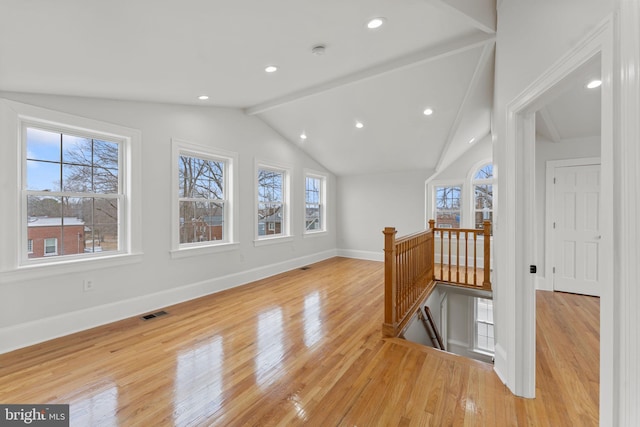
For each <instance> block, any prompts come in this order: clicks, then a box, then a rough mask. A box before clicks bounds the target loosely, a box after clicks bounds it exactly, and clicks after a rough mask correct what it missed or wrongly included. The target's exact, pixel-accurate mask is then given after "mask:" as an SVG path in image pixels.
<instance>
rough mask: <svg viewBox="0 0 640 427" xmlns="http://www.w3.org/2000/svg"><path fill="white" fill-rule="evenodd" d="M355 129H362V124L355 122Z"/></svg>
mask: <svg viewBox="0 0 640 427" xmlns="http://www.w3.org/2000/svg"><path fill="white" fill-rule="evenodd" d="M356 127H357V128H358V129H362V128H363V127H364V124H363V123H362V122H356Z"/></svg>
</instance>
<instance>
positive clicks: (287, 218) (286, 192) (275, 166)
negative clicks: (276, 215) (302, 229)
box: [253, 160, 294, 246]
mask: <svg viewBox="0 0 640 427" xmlns="http://www.w3.org/2000/svg"><path fill="white" fill-rule="evenodd" d="M260 170H268V171H272V172H277V173H282V175H283V179H282V181H283V182H282V186H283V190H282V202H281V203H282V225H281V226H280V234H277V235H264V236H260V235H259V221H258V208H259V203H258V200H259V182H258V174H259V171H260ZM291 175H292V168H291V167H290V166H287V165H283V164H279V163H276V162H269V161H261V160H256V162H255V167H254V174H253V176H254V192H255V193H254V204H255V206H254V216H253V221H254V228H255V233H254V241H253V243H254V246H262V245H269V244H276V243H285V242H291V241H293V237H294V236H293V234H291V230H292V228H291V227H292V224H291V203H292V201H291Z"/></svg>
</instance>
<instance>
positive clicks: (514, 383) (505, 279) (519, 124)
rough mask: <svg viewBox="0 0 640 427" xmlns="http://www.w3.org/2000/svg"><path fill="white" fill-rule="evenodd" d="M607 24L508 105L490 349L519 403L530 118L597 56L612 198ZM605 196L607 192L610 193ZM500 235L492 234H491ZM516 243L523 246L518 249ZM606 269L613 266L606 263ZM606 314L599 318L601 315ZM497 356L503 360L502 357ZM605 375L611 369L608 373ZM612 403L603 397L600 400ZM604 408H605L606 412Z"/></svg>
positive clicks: (523, 381) (528, 334)
mask: <svg viewBox="0 0 640 427" xmlns="http://www.w3.org/2000/svg"><path fill="white" fill-rule="evenodd" d="M612 30H613V28H612V19H611V18H608V19H606V20H604V21H603V22H602V23H600V25H598V26H597V28H595V29H594V30H593V31H592V32H591V33H589V34H588V35H587V36H586V37H584V38H583V39H582V41H581V42H579V43H577V44H576V46H575V48H573V49H572V50H571V51H569V52H568V53H567V54H566V55H564V56H563V57H562V58H560V60H558V61H557V62H556V63H555V64H554V65H553V66H552V67H550V68H549V69H548V70H547V71H546V72H544V73H543V74H542V75H541V76H540V77H539V78H538V79H536V80H535V81H534V82H533V83H532V84H531V85H530V86H529V87H527V88H526V89H524V91H523V92H522V93H521V94H520V95H519V96H517V97H516V98H515V99H514V100H513V101H512V102H510V103H509V104H508V105H507V109H506V124H507V131H506V135H505V139H506V141H509V142H510V143H509V144H506V145H505V150H506V151H505V157H504V158H505V160H506V161H505V163H504V164H500V165H499V166H500V168H501V170H500V173H501V176H500V178H501V179H500V183H501V184H504V186H501V187H500V189H501V191H502V192H503V193H504V199H503V200H506V202H505V203H504V208H505V210H504V211H503V212H502V213H501V218H502V219H503V221H502V222H501V224H502V226H501V227H504V228H503V229H502V230H501V231H502V232H500V233H499V234H500V238H499V239H498V240H497V241H496V245H501V249H500V251H501V254H502V255H503V258H501V259H500V263H499V265H498V271H497V277H498V279H499V280H498V281H497V282H496V291H497V293H499V299H498V302H499V305H498V306H497V308H496V310H503V314H502V315H500V318H499V319H500V321H501V322H504V325H505V326H502V325H503V324H500V325H498V326H500V330H499V333H498V336H497V338H498V342H497V343H496V365H495V370H496V372H498V375H499V376H500V377H501V378H503V379H504V380H505V381H506V384H507V386H508V387H509V388H510V389H511V390H512V391H513V392H514V393H515V394H517V395H519V396H524V397H535V351H536V344H535V316H536V310H535V301H536V299H535V280H534V277H533V275H531V274H530V273H529V268H528V266H529V265H530V264H536V260H535V256H536V245H537V244H538V242H537V241H536V240H537V239H536V238H535V233H534V231H535V230H534V228H533V224H534V221H533V219H534V218H533V216H534V207H535V191H534V190H535V188H534V183H535V180H534V178H535V112H536V111H537V110H539V109H540V108H542V107H543V106H544V105H545V104H546V103H548V102H549V100H550V99H552V98H553V97H554V95H555V94H557V93H558V91H560V90H561V89H562V85H561V84H560V83H561V82H562V81H563V80H564V79H565V78H566V77H568V76H571V75H573V74H574V73H575V72H577V71H578V70H579V69H580V67H581V66H582V65H583V64H585V63H586V62H588V61H589V60H591V59H592V58H594V57H596V56H597V55H600V56H601V64H602V80H603V85H602V87H601V93H602V109H601V110H602V144H601V151H602V155H601V158H602V181H601V186H602V188H603V191H602V193H603V195H604V197H605V198H607V197H611V196H610V194H612V193H613V191H612V190H613V188H614V187H613V171H614V165H613V162H612V157H611V156H610V155H609V153H610V152H612V149H613V136H612V133H611V129H612V126H611V111H612V110H613V105H612V103H611V102H610V100H611V93H612V90H613V87H612V82H611V69H612V64H613V62H612V57H611V52H612V43H611V35H612ZM610 190H611V191H610ZM602 205H603V206H604V207H603V209H604V210H603V212H602V215H601V218H602V228H601V231H602V236H603V237H602V245H604V247H603V252H604V253H607V254H609V255H608V256H612V255H611V254H612V251H611V250H608V249H612V244H613V233H612V228H613V203H612V200H602ZM496 231H498V230H496ZM522 242H528V243H527V244H525V245H523V244H522ZM604 264H607V265H611V263H609V262H606V261H605V262H604ZM602 274H603V276H602V277H603V280H604V281H605V282H609V283H613V280H612V276H611V274H612V272H611V271H604V272H602ZM612 297H613V294H612V289H608V290H603V294H602V297H601V301H603V302H604V303H605V306H606V304H608V303H609V302H610V300H611V299H612ZM602 314H604V315H602ZM610 314H611V313H608V312H607V310H604V312H603V313H602V312H601V334H602V336H603V337H604V336H606V335H610V334H613V330H612V328H613V324H612V318H611V317H607V316H609V315H610ZM606 342H607V341H606V340H605V341H601V375H600V379H601V387H603V386H604V387H605V388H606V387H608V385H607V382H608V381H610V378H611V376H607V375H605V373H606V372H607V370H605V371H602V363H609V364H610V365H609V366H612V365H613V360H612V354H611V350H610V349H611V348H612V347H611V346H609V348H607V345H605V344H604V343H606ZM501 352H504V353H503V354H502V353H501ZM607 369H609V368H607ZM609 398H611V396H602V395H601V408H602V402H603V399H604V400H607V399H609ZM605 406H606V404H605Z"/></svg>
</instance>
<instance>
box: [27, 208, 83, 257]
mask: <svg viewBox="0 0 640 427" xmlns="http://www.w3.org/2000/svg"><path fill="white" fill-rule="evenodd" d="M63 225H64V227H63ZM84 230H85V228H84V221H82V220H81V219H78V218H73V217H64V218H60V217H58V218H50V217H32V218H29V223H28V227H27V239H28V243H27V250H28V253H29V258H42V257H45V256H55V255H73V254H81V253H83V252H84V248H85V241H84V234H85V233H84Z"/></svg>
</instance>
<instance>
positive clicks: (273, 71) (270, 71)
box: [264, 65, 278, 73]
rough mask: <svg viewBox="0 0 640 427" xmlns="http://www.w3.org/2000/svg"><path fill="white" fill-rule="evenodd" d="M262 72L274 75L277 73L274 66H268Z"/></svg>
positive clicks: (276, 68)
mask: <svg viewBox="0 0 640 427" xmlns="http://www.w3.org/2000/svg"><path fill="white" fill-rule="evenodd" d="M264 71H266V72H267V73H275V72H276V71H278V67H276V66H275V65H269V66H267V67H266V68H265V69H264Z"/></svg>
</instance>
